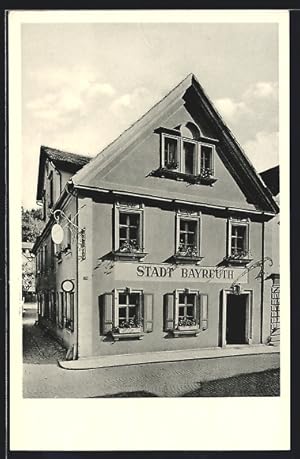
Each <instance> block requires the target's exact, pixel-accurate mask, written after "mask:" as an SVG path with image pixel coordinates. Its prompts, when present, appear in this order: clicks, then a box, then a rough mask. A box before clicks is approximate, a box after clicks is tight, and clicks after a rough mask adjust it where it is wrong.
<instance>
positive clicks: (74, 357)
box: [66, 180, 78, 360]
mask: <svg viewBox="0 0 300 459" xmlns="http://www.w3.org/2000/svg"><path fill="white" fill-rule="evenodd" d="M66 190H67V193H68V194H69V195H72V196H73V197H74V198H75V215H77V216H76V223H75V224H76V225H77V227H78V196H77V193H76V192H75V193H74V191H73V190H74V188H73V182H72V180H69V181H68V182H67V185H66ZM75 265H76V266H75V288H76V296H75V298H76V301H75V302H74V307H75V311H74V317H76V327H75V329H74V333H75V340H74V344H73V352H72V360H77V358H78V231H76V255H75Z"/></svg>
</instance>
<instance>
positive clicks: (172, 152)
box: [162, 136, 179, 169]
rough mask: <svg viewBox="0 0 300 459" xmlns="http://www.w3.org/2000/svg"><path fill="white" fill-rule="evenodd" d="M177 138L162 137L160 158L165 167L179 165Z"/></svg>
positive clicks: (170, 167) (169, 167)
mask: <svg viewBox="0 0 300 459" xmlns="http://www.w3.org/2000/svg"><path fill="white" fill-rule="evenodd" d="M178 140H179V139H178V138H176V137H169V136H163V137H162V149H163V152H162V153H163V154H162V159H163V165H164V167H165V168H167V169H177V168H178V166H179V141H178Z"/></svg>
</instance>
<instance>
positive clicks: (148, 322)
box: [144, 293, 154, 333]
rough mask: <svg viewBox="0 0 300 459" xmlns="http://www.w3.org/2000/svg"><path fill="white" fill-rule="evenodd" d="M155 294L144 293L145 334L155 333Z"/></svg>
mask: <svg viewBox="0 0 300 459" xmlns="http://www.w3.org/2000/svg"><path fill="white" fill-rule="evenodd" d="M153 304H154V300H153V293H144V332H146V333H150V332H152V331H153Z"/></svg>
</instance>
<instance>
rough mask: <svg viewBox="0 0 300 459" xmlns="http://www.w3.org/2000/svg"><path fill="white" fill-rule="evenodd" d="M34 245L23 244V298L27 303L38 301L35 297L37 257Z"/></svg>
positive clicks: (30, 243) (29, 243)
mask: <svg viewBox="0 0 300 459" xmlns="http://www.w3.org/2000/svg"><path fill="white" fill-rule="evenodd" d="M32 248H33V243H32V242H22V298H23V300H24V301H25V302H34V301H36V297H35V278H36V272H35V266H36V263H35V256H34V254H33V253H32Z"/></svg>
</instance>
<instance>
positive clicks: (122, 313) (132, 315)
mask: <svg viewBox="0 0 300 459" xmlns="http://www.w3.org/2000/svg"><path fill="white" fill-rule="evenodd" d="M117 316H118V320H117V324H116V325H117V327H124V328H130V327H140V326H141V325H142V321H141V320H142V317H141V294H140V293H124V292H123V293H118V314H117Z"/></svg>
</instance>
